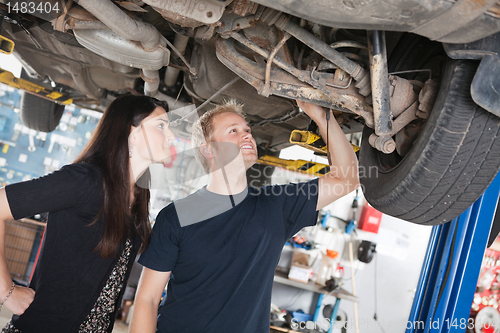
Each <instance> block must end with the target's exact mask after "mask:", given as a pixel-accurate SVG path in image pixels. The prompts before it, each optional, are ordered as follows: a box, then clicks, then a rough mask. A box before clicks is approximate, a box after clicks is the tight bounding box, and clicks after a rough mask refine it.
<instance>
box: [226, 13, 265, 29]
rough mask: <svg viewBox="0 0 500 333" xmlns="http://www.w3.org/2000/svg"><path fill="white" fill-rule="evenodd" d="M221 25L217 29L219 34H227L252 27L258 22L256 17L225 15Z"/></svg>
mask: <svg viewBox="0 0 500 333" xmlns="http://www.w3.org/2000/svg"><path fill="white" fill-rule="evenodd" d="M219 22H220V25H219V26H218V27H217V30H216V31H217V32H218V33H221V34H223V33H227V32H230V31H238V30H241V29H247V28H249V27H252V26H254V25H255V23H256V22H257V21H256V20H255V16H254V15H250V16H245V17H240V16H238V15H236V14H233V13H227V14H225V15H224V16H223V17H222V18H221V20H220V21H219Z"/></svg>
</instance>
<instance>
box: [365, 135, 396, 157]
mask: <svg viewBox="0 0 500 333" xmlns="http://www.w3.org/2000/svg"><path fill="white" fill-rule="evenodd" d="M368 142H369V143H370V146H372V147H373V148H375V149H377V150H379V151H381V152H383V153H385V154H390V153H392V152H393V151H394V150H395V149H396V142H394V139H393V138H392V137H390V136H377V135H376V134H375V133H373V134H372V135H370V137H369V138H368Z"/></svg>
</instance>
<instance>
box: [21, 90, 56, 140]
mask: <svg viewBox="0 0 500 333" xmlns="http://www.w3.org/2000/svg"><path fill="white" fill-rule="evenodd" d="M63 113H64V105H61V104H57V103H54V102H51V101H49V100H46V99H43V98H41V97H38V96H36V95H32V94H29V93H24V96H23V98H22V100H21V121H22V122H23V124H24V126H26V127H28V128H31V129H34V130H36V131H39V132H47V133H48V132H52V131H53V130H54V129H55V128H56V127H57V125H58V124H59V121H60V120H61V117H62V115H63Z"/></svg>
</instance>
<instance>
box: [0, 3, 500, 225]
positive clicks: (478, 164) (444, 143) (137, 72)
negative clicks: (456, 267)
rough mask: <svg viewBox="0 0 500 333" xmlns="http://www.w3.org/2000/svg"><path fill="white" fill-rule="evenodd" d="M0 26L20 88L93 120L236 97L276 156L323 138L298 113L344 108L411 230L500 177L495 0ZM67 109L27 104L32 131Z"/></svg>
mask: <svg viewBox="0 0 500 333" xmlns="http://www.w3.org/2000/svg"><path fill="white" fill-rule="evenodd" d="M0 14H1V16H2V17H3V24H2V27H3V31H2V35H4V36H6V37H7V38H8V39H10V40H12V41H13V42H14V43H15V50H14V54H15V55H16V57H17V58H18V59H19V60H20V61H21V62H22V64H23V68H24V70H23V74H22V75H21V77H22V78H23V79H26V80H29V81H31V82H34V83H37V84H39V85H41V86H44V87H46V88H47V89H49V90H51V91H55V92H58V93H60V94H59V95H63V96H66V97H68V98H71V100H72V102H73V103H74V104H76V105H78V106H80V107H84V108H89V109H94V110H100V111H103V110H104V109H105V108H106V107H107V105H109V103H110V102H111V101H112V100H113V99H115V98H116V97H118V96H120V95H123V94H127V93H134V94H146V95H150V96H154V97H156V98H159V99H163V100H166V101H168V102H169V105H170V106H171V109H176V108H179V107H183V106H187V105H190V104H195V105H196V106H197V107H198V113H202V112H203V111H206V110H207V109H209V108H211V107H212V106H213V105H214V104H219V103H222V102H223V101H224V100H228V99H235V100H237V101H238V102H242V103H244V104H245V106H244V110H245V112H246V113H247V116H248V118H247V120H248V122H249V123H250V125H251V127H252V133H253V135H254V137H255V139H256V142H257V144H258V146H259V150H260V151H261V152H262V153H263V154H270V155H277V154H278V153H279V151H280V150H282V149H283V148H286V147H288V146H290V145H291V143H290V133H291V132H292V131H293V130H295V129H300V130H309V131H314V130H315V129H314V126H312V125H311V124H310V119H309V118H308V117H307V116H306V115H305V114H304V113H302V112H300V110H299V108H298V107H297V104H296V103H295V102H294V100H302V101H308V102H312V103H315V104H319V105H321V106H323V107H325V108H328V109H332V110H333V112H334V115H335V118H336V120H337V121H338V122H339V124H340V125H341V128H342V129H343V131H344V132H345V133H346V134H354V133H362V136H361V137H362V140H361V142H360V146H361V149H360V152H359V160H360V178H361V182H362V185H363V191H364V195H365V197H366V198H367V200H368V202H370V204H372V205H373V206H374V207H375V208H377V209H379V210H380V211H382V212H384V213H387V214H389V215H392V216H395V217H398V218H401V219H404V220H407V221H411V222H414V223H419V224H430V225H434V224H440V223H444V222H447V221H450V220H451V219H453V218H455V217H456V216H458V215H459V214H460V213H462V212H463V211H464V210H465V209H466V208H468V207H469V206H470V205H471V204H472V203H473V202H474V201H475V200H477V198H478V197H479V196H480V195H481V194H482V192H483V191H484V190H485V189H486V187H487V186H488V185H489V184H490V183H491V181H492V180H493V178H494V177H495V175H496V174H497V172H498V170H499V169H500V158H499V153H500V139H499V138H498V137H500V135H499V133H498V131H499V129H500V119H499V117H498V116H499V115H500V105H499V103H500V102H498V101H499V100H500V99H499V98H500V96H499V92H498V91H499V90H500V89H498V88H499V87H500V58H499V56H498V54H499V53H500V33H499V31H500V5H499V4H498V2H497V1H496V0H487V1H484V2H481V3H478V2H475V1H471V0H470V1H468V0H460V1H456V2H450V1H432V2H428V1H415V0H413V1H408V0H407V1H402V0H398V1H395V0H394V1H379V0H368V1H367V0H335V1H329V0H314V1H308V2H304V1H293V0H292V1H290V0H279V1H269V0H257V1H248V0H233V1H231V0H226V1H224V0H185V1H174V0H169V1H168V0H143V1H135V0H133V1H111V0H102V1H99V0H79V1H68V2H65V1H64V2H62V1H56V0H50V1H43V2H41V1H32V2H26V1H24V2H23V1H7V0H3V1H0ZM59 95H58V96H59ZM35 106H36V107H35ZM200 106H201V107H200ZM63 109H64V106H62V105H60V104H58V100H57V99H52V100H50V99H49V100H47V99H41V98H40V97H39V96H36V95H31V94H25V95H24V100H23V107H22V110H21V118H22V119H23V122H24V123H25V124H26V126H28V127H30V128H33V129H36V130H39V131H45V132H48V131H51V130H53V129H54V128H55V127H56V126H57V124H58V121H59V118H60V117H61V115H62V111H63ZM41 114H43V117H42V116H40V115H41ZM182 115H183V114H181V116H182ZM182 126H183V127H182V128H183V132H182V133H180V134H179V135H181V136H182V135H185V136H186V137H187V135H188V133H189V128H190V124H189V122H188V121H185V122H184V124H183V125H182Z"/></svg>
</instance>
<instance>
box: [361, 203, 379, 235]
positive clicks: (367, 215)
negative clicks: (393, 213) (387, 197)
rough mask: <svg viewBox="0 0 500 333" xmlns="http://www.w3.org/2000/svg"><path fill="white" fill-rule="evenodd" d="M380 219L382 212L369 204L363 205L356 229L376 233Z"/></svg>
mask: <svg viewBox="0 0 500 333" xmlns="http://www.w3.org/2000/svg"><path fill="white" fill-rule="evenodd" d="M381 220H382V212H379V211H378V210H376V209H375V208H373V207H372V206H369V205H364V206H363V210H362V211H361V217H360V218H359V224H358V229H361V230H363V231H368V232H373V233H374V234H377V233H378V229H379V227H380V221H381Z"/></svg>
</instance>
